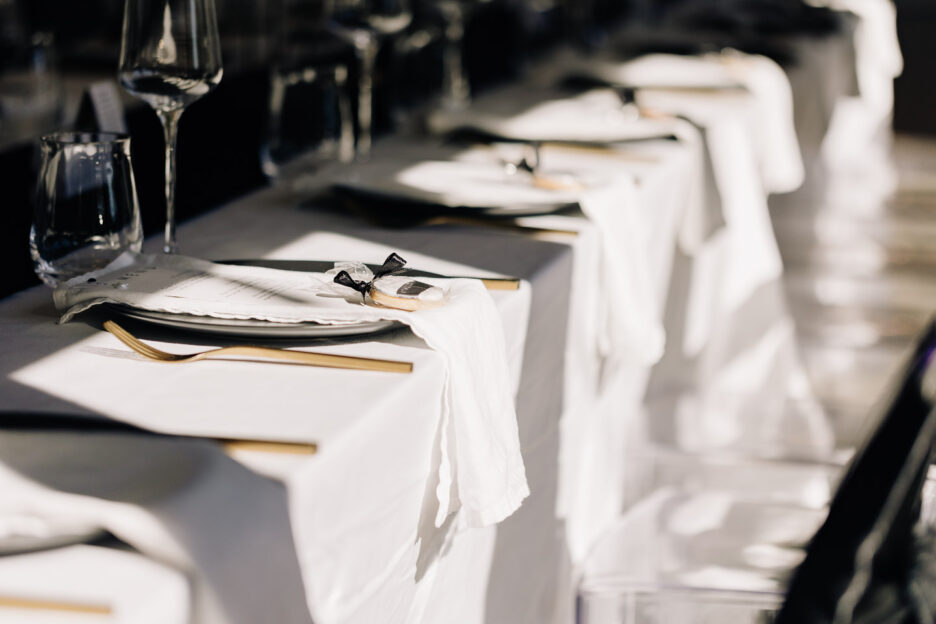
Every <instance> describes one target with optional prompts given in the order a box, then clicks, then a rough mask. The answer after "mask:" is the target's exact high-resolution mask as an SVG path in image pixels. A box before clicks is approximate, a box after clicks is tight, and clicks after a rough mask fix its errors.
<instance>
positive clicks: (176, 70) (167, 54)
mask: <svg viewBox="0 0 936 624" xmlns="http://www.w3.org/2000/svg"><path fill="white" fill-rule="evenodd" d="M221 74H222V68H221V44H220V41H219V39H218V24H217V17H216V15H215V6H214V0H127V2H126V4H125V5H124V22H123V40H122V43H121V47H120V69H119V76H120V83H121V84H122V85H123V87H124V88H125V89H126V90H127V91H129V92H130V93H131V94H133V95H135V96H136V97H138V98H140V99H141V100H143V101H144V102H146V103H147V104H149V105H150V106H152V107H153V109H154V110H155V111H156V115H158V116H159V121H160V122H161V123H162V126H163V135H164V139H165V143H166V187H165V191H166V240H165V244H164V246H163V251H164V252H166V253H175V252H177V251H178V246H177V244H176V235H175V148H176V135H177V132H178V125H179V118H180V117H181V116H182V111H183V109H184V108H185V107H186V106H188V105H189V104H191V103H192V102H194V101H195V100H197V99H199V98H201V97H202V96H204V95H206V94H208V93H209V92H210V91H211V90H212V89H214V88H215V87H216V86H217V85H218V83H219V82H221Z"/></svg>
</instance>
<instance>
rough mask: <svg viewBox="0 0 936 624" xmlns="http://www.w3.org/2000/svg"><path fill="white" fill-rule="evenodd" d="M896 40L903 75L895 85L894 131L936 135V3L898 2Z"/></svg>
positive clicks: (915, 0)
mask: <svg viewBox="0 0 936 624" xmlns="http://www.w3.org/2000/svg"><path fill="white" fill-rule="evenodd" d="M896 4H897V37H898V39H899V40H900V48H901V51H902V52H903V57H904V70H903V74H901V75H900V77H898V78H897V80H895V81H894V130H896V131H897V132H906V133H926V134H936V115H933V111H934V110H936V90H934V89H933V81H934V78H936V72H934V71H933V62H934V61H933V59H936V38H934V37H933V33H934V32H936V3H933V2H932V1H931V0H897V1H896Z"/></svg>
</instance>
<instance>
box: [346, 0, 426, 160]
mask: <svg viewBox="0 0 936 624" xmlns="http://www.w3.org/2000/svg"><path fill="white" fill-rule="evenodd" d="M328 13H329V21H330V22H331V24H332V25H333V27H334V28H335V29H336V31H337V32H338V33H339V34H340V35H341V36H343V37H344V38H345V39H347V40H348V41H349V42H350V43H351V45H353V46H354V51H355V54H356V55H357V61H358V67H359V73H358V108H357V124H358V135H357V142H356V148H357V157H358V159H359V160H366V159H367V158H368V157H369V156H370V149H371V140H372V139H371V135H372V122H373V115H374V104H373V92H374V67H375V65H376V62H377V52H378V51H379V49H380V38H381V37H389V36H391V35H394V34H397V33H399V32H402V31H403V30H405V29H406V28H407V27H408V26H409V25H410V22H411V21H412V20H413V12H412V9H411V6H410V0H331V3H330V6H329V8H328Z"/></svg>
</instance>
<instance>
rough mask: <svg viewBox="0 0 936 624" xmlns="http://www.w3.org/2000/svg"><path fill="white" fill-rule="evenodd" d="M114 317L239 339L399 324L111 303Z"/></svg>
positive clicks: (333, 333) (355, 331)
mask: <svg viewBox="0 0 936 624" xmlns="http://www.w3.org/2000/svg"><path fill="white" fill-rule="evenodd" d="M107 309H108V311H110V312H112V313H113V314H115V315H117V316H120V317H123V318H127V319H131V320H134V321H140V322H143V323H150V324H153V325H159V326H161V327H169V328H172V329H184V330H186V331H192V332H198V333H203V334H214V335H219V336H232V337H238V338H348V337H354V336H368V335H371V334H377V333H381V332H384V331H387V330H389V329H392V328H394V327H398V326H399V323H397V322H395V321H365V322H361V323H341V324H335V325H329V324H324V323H276V322H272V321H261V320H254V319H222V318H215V317H211V316H195V315H192V314H173V313H169V312H155V311H152V310H142V309H138V308H130V307H127V306H121V305H115V304H107Z"/></svg>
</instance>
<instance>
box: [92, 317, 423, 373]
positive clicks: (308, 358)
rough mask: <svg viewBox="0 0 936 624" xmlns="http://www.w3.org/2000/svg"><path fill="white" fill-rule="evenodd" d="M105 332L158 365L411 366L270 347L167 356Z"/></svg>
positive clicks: (117, 329)
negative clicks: (254, 361)
mask: <svg viewBox="0 0 936 624" xmlns="http://www.w3.org/2000/svg"><path fill="white" fill-rule="evenodd" d="M104 329H106V330H107V331H109V332H110V333H112V334H113V335H114V336H116V337H117V339H118V340H120V341H121V342H122V343H124V344H125V345H127V346H128V347H130V348H131V349H133V350H134V351H136V352H137V353H139V354H140V355H142V356H143V357H145V358H148V359H150V360H156V361H158V362H176V363H182V362H197V361H198V360H204V359H205V358H211V357H215V356H218V355H241V356H245V357H252V358H264V359H267V360H280V361H283V362H293V363H296V364H307V365H310V366H323V367H326V368H347V369H353V370H369V371H380V372H385V373H411V372H413V364H412V363H411V362H400V361H396V360H378V359H373V358H363V357H354V356H350V355H332V354H330V353H309V352H307V351H290V350H288V349H275V348H272V347H248V346H238V347H222V348H220V349H211V350H210V351H202V352H200V353H192V354H188V355H176V354H175V353H166V352H165V351H160V350H159V349H157V348H155V347H151V346H150V345H148V344H146V343H145V342H141V341H140V340H138V339H137V338H135V337H134V336H133V335H132V334H130V333H129V332H128V331H127V330H125V329H124V328H122V327H121V326H120V325H118V324H117V323H115V322H113V321H104Z"/></svg>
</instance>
